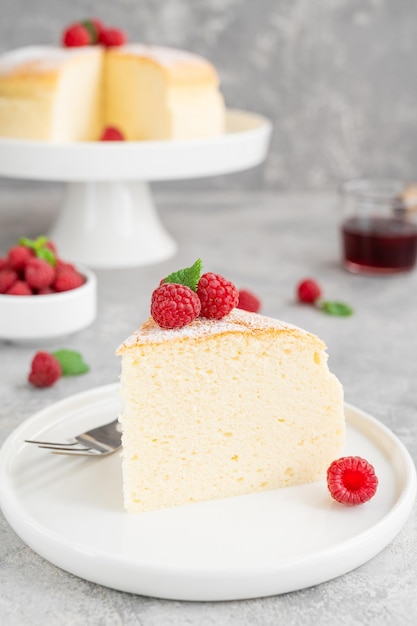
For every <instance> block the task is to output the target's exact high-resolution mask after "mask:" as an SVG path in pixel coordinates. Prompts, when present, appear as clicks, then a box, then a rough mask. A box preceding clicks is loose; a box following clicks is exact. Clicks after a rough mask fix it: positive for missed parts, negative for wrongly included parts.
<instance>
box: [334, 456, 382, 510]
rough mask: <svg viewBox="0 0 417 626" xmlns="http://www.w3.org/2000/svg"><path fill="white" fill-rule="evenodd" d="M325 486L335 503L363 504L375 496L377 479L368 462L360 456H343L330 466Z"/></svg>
mask: <svg viewBox="0 0 417 626" xmlns="http://www.w3.org/2000/svg"><path fill="white" fill-rule="evenodd" d="M327 486H328V488H329V491H330V494H331V496H332V497H333V498H334V499H335V500H337V502H341V503H342V504H348V505H354V504H363V503H364V502H367V501H368V500H370V499H371V498H372V497H373V496H374V495H375V492H376V489H377V486H378V478H377V477H376V475H375V470H374V468H373V466H372V465H371V464H370V463H368V461H366V460H365V459H362V458H361V457H360V456H345V457H341V458H340V459H337V460H336V461H333V463H332V464H331V465H330V467H329V469H328V470H327Z"/></svg>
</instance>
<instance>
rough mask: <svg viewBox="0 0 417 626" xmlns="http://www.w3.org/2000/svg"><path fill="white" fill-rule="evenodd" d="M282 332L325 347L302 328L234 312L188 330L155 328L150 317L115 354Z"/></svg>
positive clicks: (200, 320) (194, 324)
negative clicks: (236, 335) (150, 346)
mask: <svg viewBox="0 0 417 626" xmlns="http://www.w3.org/2000/svg"><path fill="white" fill-rule="evenodd" d="M268 330H273V331H283V332H288V333H290V334H295V335H297V336H303V337H305V338H306V339H309V340H310V341H311V340H313V341H315V342H319V343H320V344H321V346H322V347H325V346H324V344H323V343H322V342H321V340H320V339H319V338H318V337H316V336H315V335H313V334H312V333H309V332H308V331H306V330H303V329H302V328H298V327H297V326H294V325H292V324H289V323H287V322H283V321H281V320H277V319H274V318H272V317H267V316H265V315H260V314H259V313H250V312H248V311H244V310H242V309H237V308H236V309H233V311H231V313H229V315H227V316H226V317H224V318H223V319H221V320H210V319H206V318H203V317H198V318H197V319H195V320H194V321H193V322H192V323H191V324H188V326H183V327H182V328H176V329H172V330H166V329H164V328H161V327H160V326H158V324H156V322H155V321H154V320H153V319H152V318H151V317H150V318H149V319H148V320H147V321H146V322H144V323H143V324H142V325H141V326H139V328H138V329H137V330H136V331H135V332H134V333H133V334H132V335H130V337H128V338H127V339H125V341H124V342H123V343H122V344H121V345H120V346H119V348H118V349H117V351H116V353H117V354H122V353H123V352H125V351H126V350H128V349H129V348H134V347H135V346H140V345H143V344H161V343H164V342H168V341H181V340H184V339H185V340H187V339H197V340H198V339H204V338H206V337H209V336H213V335H221V334H227V333H250V334H256V333H257V332H259V331H268Z"/></svg>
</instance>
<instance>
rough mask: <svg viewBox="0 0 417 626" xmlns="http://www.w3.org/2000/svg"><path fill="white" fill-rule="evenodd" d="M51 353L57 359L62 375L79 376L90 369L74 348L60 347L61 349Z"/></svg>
mask: <svg viewBox="0 0 417 626" xmlns="http://www.w3.org/2000/svg"><path fill="white" fill-rule="evenodd" d="M52 354H53V356H54V357H55V358H56V359H58V361H59V363H60V365H61V369H62V376H79V375H80V374H85V373H86V372H88V371H89V370H90V368H89V366H88V365H87V363H85V361H84V359H83V357H82V356H81V354H80V353H79V352H76V351H75V350H67V349H66V348H62V349H61V350H56V351H55V352H52Z"/></svg>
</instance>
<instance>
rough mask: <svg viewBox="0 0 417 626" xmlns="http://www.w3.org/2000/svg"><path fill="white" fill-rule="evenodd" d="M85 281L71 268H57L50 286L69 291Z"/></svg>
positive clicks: (57, 289) (56, 289)
mask: <svg viewBox="0 0 417 626" xmlns="http://www.w3.org/2000/svg"><path fill="white" fill-rule="evenodd" d="M84 283H85V278H84V276H82V274H80V273H79V272H74V271H71V270H59V271H57V273H56V278H55V281H54V283H53V285H52V288H53V289H54V290H55V291H71V290H72V289H77V288H78V287H81V285H83V284H84Z"/></svg>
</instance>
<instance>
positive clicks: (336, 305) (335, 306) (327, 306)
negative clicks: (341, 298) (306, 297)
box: [316, 300, 354, 317]
mask: <svg viewBox="0 0 417 626" xmlns="http://www.w3.org/2000/svg"><path fill="white" fill-rule="evenodd" d="M316 306H317V307H318V308H319V309H320V310H321V311H324V313H327V314H328V315H333V316H335V317H350V316H351V315H353V312H354V311H353V309H352V307H351V306H349V304H346V303H345V302H336V301H332V300H321V301H319V302H317V305H316Z"/></svg>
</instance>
